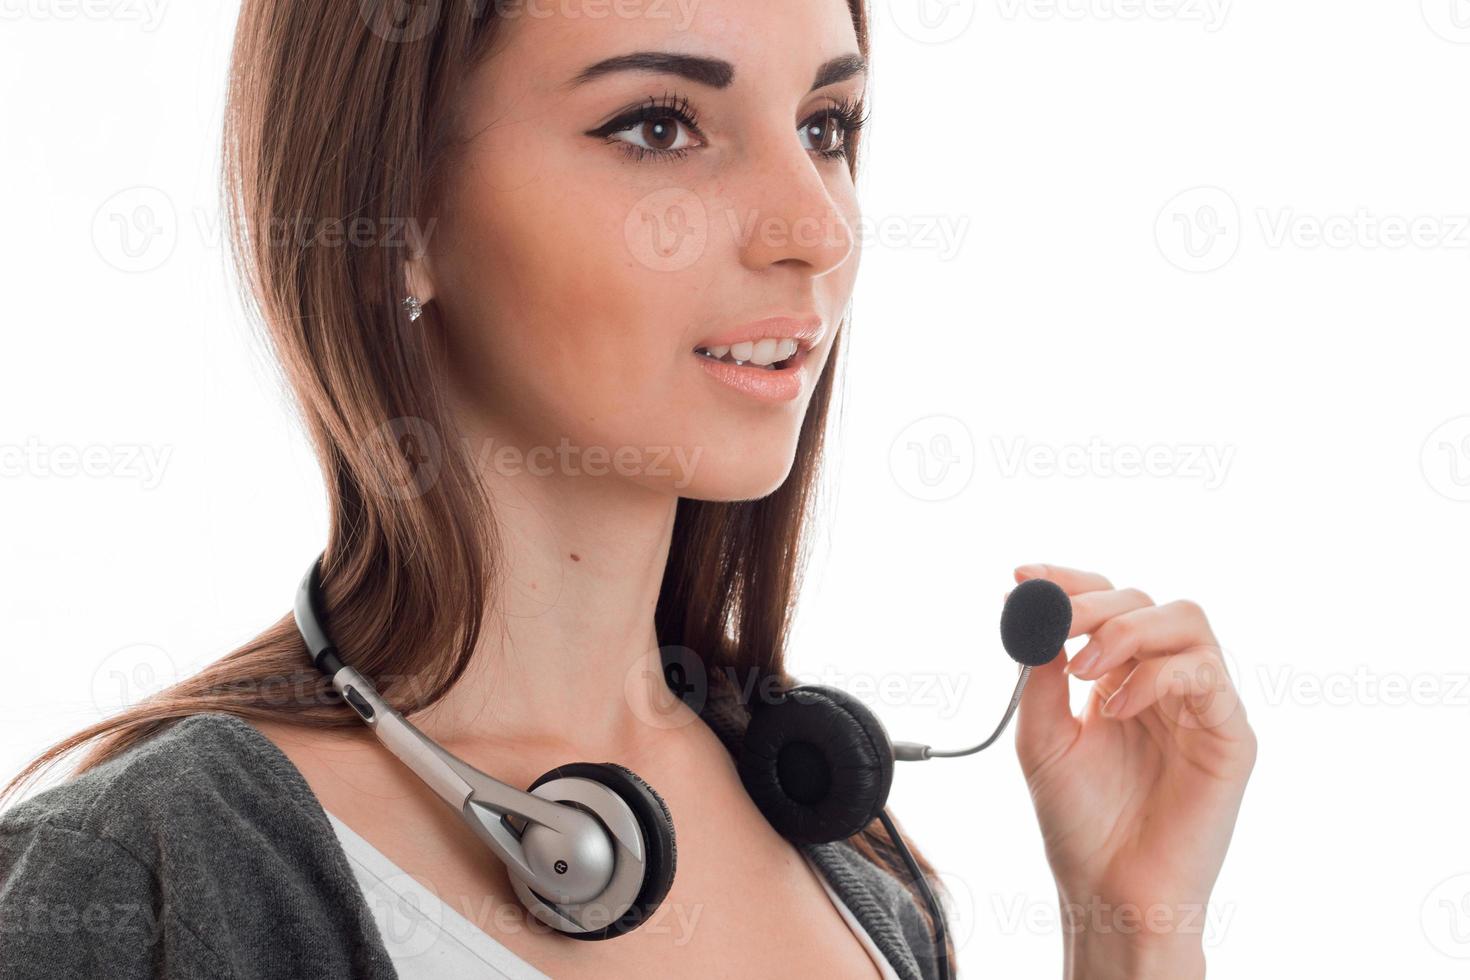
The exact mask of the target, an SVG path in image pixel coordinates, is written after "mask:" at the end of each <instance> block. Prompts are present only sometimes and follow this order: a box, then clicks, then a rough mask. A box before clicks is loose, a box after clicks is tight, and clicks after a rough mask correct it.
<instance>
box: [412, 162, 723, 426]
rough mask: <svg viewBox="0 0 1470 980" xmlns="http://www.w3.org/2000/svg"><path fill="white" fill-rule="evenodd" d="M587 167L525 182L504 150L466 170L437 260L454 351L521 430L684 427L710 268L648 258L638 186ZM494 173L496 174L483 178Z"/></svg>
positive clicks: (570, 166)
mask: <svg viewBox="0 0 1470 980" xmlns="http://www.w3.org/2000/svg"><path fill="white" fill-rule="evenodd" d="M510 149H513V148H510ZM578 167H580V169H581V171H582V172H581V173H580V174H579V173H578V169H577V168H578ZM587 170H588V164H587V162H586V161H585V160H583V161H581V162H580V163H571V162H568V163H566V164H565V166H564V167H560V168H557V167H548V168H545V169H544V170H543V172H542V174H541V175H540V176H537V177H533V178H530V179H527V180H525V181H523V182H515V181H507V180H506V179H505V177H504V173H505V171H504V170H503V169H499V168H497V166H496V161H495V160H493V159H489V158H487V159H484V160H482V161H479V162H478V163H477V165H476V166H474V167H469V168H466V171H467V176H466V178H465V179H464V180H463V181H462V184H461V188H462V189H461V191H460V193H458V194H457V196H456V197H455V199H454V200H455V205H454V208H453V211H452V220H450V221H449V222H448V223H446V224H445V225H444V226H443V227H442V229H441V230H442V231H443V233H444V234H443V239H442V244H443V248H441V249H440V256H441V259H440V261H439V263H438V264H437V265H436V272H439V271H440V270H441V269H442V273H440V276H439V278H440V286H441V291H442V292H443V293H444V294H445V313H446V314H447V322H448V324H449V329H450V331H451V335H450V343H451V345H452V348H453V363H454V365H455V369H456V371H458V372H461V373H462V375H463V377H464V378H465V380H466V383H467V384H469V385H471V386H472V397H473V400H474V401H475V402H476V403H477V404H479V405H480V406H481V407H482V408H484V409H486V410H488V411H489V412H491V413H492V414H494V415H496V416H499V417H502V418H508V419H511V420H512V421H518V428H521V429H523V431H528V432H538V433H540V434H541V435H542V436H543V437H544V436H550V437H552V438H558V437H560V436H563V435H565V436H567V437H569V438H572V439H573V440H574V441H578V440H581V441H586V442H594V441H595V442H599V443H602V444H606V443H607V442H609V441H612V440H615V439H621V440H624V441H625V442H627V443H628V444H636V443H634V442H632V440H634V438H635V437H636V436H639V435H642V436H644V437H650V436H658V435H660V433H662V434H663V435H668V436H671V437H672V436H673V435H675V434H676V432H675V431H674V430H675V429H676V428H677V427H676V426H675V425H673V423H674V421H675V419H674V418H671V415H672V414H673V412H674V411H676V410H677V408H678V404H677V402H678V394H679V392H678V388H677V385H678V383H679V380H680V373H679V368H680V367H687V366H688V365H686V364H684V360H685V358H687V356H688V352H687V351H686V350H685V347H686V346H687V344H688V342H689V332H690V330H691V329H693V326H692V325H694V324H697V323H698V322H699V312H698V310H697V309H696V305H697V303H698V296H699V294H700V291H701V290H700V286H699V285H698V276H699V275H700V273H699V272H698V271H697V270H687V271H685V272H682V273H671V272H665V271H659V270H655V269H650V268H649V267H648V266H647V265H646V264H643V263H640V262H638V261H637V259H636V257H635V256H634V255H633V254H632V253H631V251H630V250H629V248H628V246H627V242H626V235H625V226H626V221H627V216H628V213H629V211H630V210H631V209H632V208H633V205H634V203H636V200H637V195H636V193H634V192H632V191H630V189H628V188H623V187H617V188H616V189H615V188H614V187H613V186H612V185H611V182H606V181H605V182H603V183H601V184H597V183H594V182H591V181H589V180H588V179H587V174H586V171H587ZM487 172H488V173H492V174H495V175H498V178H497V179H481V180H478V181H477V180H476V178H475V175H476V173H479V174H486V173H487ZM511 184H513V185H514V190H513V191H512V190H506V189H504V188H506V187H507V186H509V185H511ZM625 197H626V198H627V199H628V200H627V201H625V200H624V198H625ZM685 383H687V379H686V380H685ZM593 423H596V424H597V426H598V428H597V429H593V430H589V426H591V425H592V424H593ZM632 426H639V427H641V428H642V429H644V430H651V431H644V432H642V433H639V432H634V431H628V430H629V428H630V427H632ZM548 428H550V429H552V430H553V431H549V432H548V431H547V430H548Z"/></svg>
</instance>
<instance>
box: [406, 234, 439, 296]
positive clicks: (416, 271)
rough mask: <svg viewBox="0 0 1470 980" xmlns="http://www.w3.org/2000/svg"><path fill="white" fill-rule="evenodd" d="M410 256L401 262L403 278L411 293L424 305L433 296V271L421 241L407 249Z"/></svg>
mask: <svg viewBox="0 0 1470 980" xmlns="http://www.w3.org/2000/svg"><path fill="white" fill-rule="evenodd" d="M409 254H410V257H409V258H408V259H406V260H405V261H404V263H403V278H404V280H405V282H406V283H407V285H408V291H409V293H410V294H411V295H413V296H416V297H418V301H419V302H420V303H422V304H424V305H425V306H427V305H429V300H431V299H433V298H434V294H435V289H436V287H435V285H434V271H433V268H432V266H431V262H430V258H429V253H428V251H427V249H425V248H424V247H423V245H422V243H418V242H415V243H413V245H412V247H411V248H410V250H409Z"/></svg>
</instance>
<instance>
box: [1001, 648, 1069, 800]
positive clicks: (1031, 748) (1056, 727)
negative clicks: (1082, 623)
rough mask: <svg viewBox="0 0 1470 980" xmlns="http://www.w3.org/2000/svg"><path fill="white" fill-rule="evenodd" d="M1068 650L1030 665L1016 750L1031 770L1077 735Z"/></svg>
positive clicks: (1018, 720) (1018, 719)
mask: <svg viewBox="0 0 1470 980" xmlns="http://www.w3.org/2000/svg"><path fill="white" fill-rule="evenodd" d="M1066 668H1067V651H1066V650H1062V651H1060V652H1058V653H1057V655H1056V656H1055V657H1053V658H1052V661H1051V663H1049V664H1043V665H1042V666H1040V667H1033V668H1032V669H1031V676H1030V677H1029V678H1027V680H1026V690H1025V691H1023V692H1022V694H1021V705H1020V709H1019V713H1018V715H1017V717H1016V754H1017V755H1018V756H1019V757H1020V759H1021V767H1022V768H1023V769H1025V770H1027V771H1028V772H1029V771H1030V770H1031V769H1032V768H1033V767H1035V766H1037V765H1040V764H1041V763H1043V762H1046V761H1047V760H1048V759H1051V758H1053V757H1055V756H1057V755H1059V754H1061V753H1062V752H1063V751H1065V750H1066V748H1067V746H1069V745H1071V744H1072V741H1073V740H1074V739H1075V738H1076V737H1077V730H1078V727H1079V723H1078V721H1077V719H1076V718H1074V717H1073V716H1072V706H1071V703H1070V701H1069V692H1068V674H1067V669H1066Z"/></svg>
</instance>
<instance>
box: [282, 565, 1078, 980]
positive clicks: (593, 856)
mask: <svg viewBox="0 0 1470 980" xmlns="http://www.w3.org/2000/svg"><path fill="white" fill-rule="evenodd" d="M324 557H325V556H322V557H319V558H318V559H317V560H316V561H315V562H313V563H312V566H311V568H310V569H309V570H308V571H307V573H306V575H305V577H303V579H302V580H301V585H300V587H299V588H298V589H297V593H296V602H295V607H294V614H295V620H296V626H297V629H298V630H300V632H301V636H302V639H303V640H305V641H306V648H307V652H308V654H309V655H310V657H311V661H312V663H313V664H314V665H315V666H316V668H317V669H318V670H320V671H321V672H322V673H323V674H325V675H326V676H327V677H328V678H329V679H330V680H331V683H332V687H333V688H334V689H335V690H336V691H337V692H338V693H339V694H340V695H341V696H342V699H343V700H344V701H345V702H346V703H347V704H348V705H350V706H351V708H352V710H353V711H355V712H356V713H357V715H358V717H359V718H361V719H362V720H363V721H364V722H365V723H366V724H367V725H368V727H369V728H370V729H372V731H373V734H374V735H376V736H377V738H378V740H379V741H381V742H382V743H383V745H384V746H385V747H386V748H387V749H388V751H390V752H391V753H393V755H395V756H396V757H397V758H398V759H399V760H400V761H401V762H403V764H404V765H406V766H407V767H408V768H409V770H410V771H412V772H413V773H414V774H415V775H416V776H417V777H418V778H419V779H421V780H423V782H424V783H425V785H427V786H428V787H429V788H430V789H431V790H433V792H434V793H435V795H437V796H438V797H439V798H440V799H442V800H444V802H445V803H447V804H448V805H449V806H450V807H452V808H453V809H454V810H455V812H457V813H458V814H459V815H460V817H461V818H462V819H463V820H464V821H465V823H467V824H469V826H470V828H471V829H472V830H473V831H474V833H475V835H476V836H477V837H479V838H480V840H481V841H483V842H484V843H485V844H486V846H488V847H489V848H490V850H491V851H492V852H493V853H494V854H495V856H496V857H497V858H498V859H499V860H500V861H501V862H502V863H504V865H505V867H506V869H507V871H508V872H509V875H510V880H511V886H512V888H513V889H514V890H515V893H516V897H517V898H518V899H520V901H521V903H522V904H523V905H524V906H525V907H526V908H527V910H529V911H530V912H531V914H532V915H534V916H535V917H536V918H537V919H538V920H540V921H541V922H543V923H545V924H546V925H548V926H550V927H551V928H552V929H553V930H555V931H556V932H558V933H561V934H562V935H565V936H569V937H571V938H573V939H583V940H597V939H612V938H615V937H617V936H621V935H625V934H627V933H629V932H631V931H632V930H634V929H636V928H637V927H638V926H639V925H641V924H642V923H644V922H645V921H647V919H648V918H649V916H651V915H652V914H653V912H654V911H655V910H656V909H657V908H658V907H659V905H660V904H661V903H662V902H663V900H664V898H665V896H667V895H668V892H669V888H670V887H671V886H672V885H673V882H674V869H675V864H676V859H677V848H676V844H675V839H674V822H673V818H672V817H671V816H670V814H669V808H668V806H667V804H665V803H664V800H663V798H662V797H661V796H659V794H658V792H657V791H655V790H654V788H653V787H652V786H650V785H648V783H646V782H644V781H643V779H642V778H640V777H639V776H638V775H637V774H636V773H634V772H633V771H632V770H630V769H627V768H625V767H623V766H620V765H617V764H616V763H612V762H596V763H593V762H577V763H571V764H568V765H563V766H557V767H556V768H555V769H552V770H551V771H549V772H547V773H545V774H544V775H542V776H540V777H538V778H537V779H536V780H535V781H534V782H533V783H531V785H530V786H529V787H528V788H527V789H526V790H524V791H522V790H519V789H516V788H515V787H513V786H510V785H508V784H506V783H503V782H500V781H499V780H497V779H495V778H494V777H493V776H490V775H488V774H487V773H484V772H482V771H480V770H479V769H476V768H475V767H474V766H471V765H470V764H469V763H467V762H465V761H464V760H462V759H459V758H457V757H456V756H454V755H453V754H451V753H450V752H448V751H446V750H445V749H444V748H442V747H441V746H439V745H438V744H436V743H435V742H434V741H433V740H432V739H430V738H429V737H428V736H427V735H425V734H423V732H421V731H419V729H417V728H416V727H414V726H413V725H412V724H410V723H409V722H408V721H407V720H406V719H405V718H404V717H403V716H402V715H401V714H399V713H398V712H397V711H395V710H394V709H393V708H392V707H391V706H390V705H389V704H388V703H387V702H386V701H384V700H383V699H382V697H380V696H379V694H378V692H377V691H376V690H375V689H374V687H373V685H372V684H371V682H369V681H368V680H367V678H365V677H363V676H362V675H361V674H360V673H358V672H357V671H356V670H354V669H353V668H352V667H349V666H347V665H346V664H344V663H343V662H342V659H341V657H340V656H339V655H338V652H337V649H336V647H335V645H334V644H333V642H332V639H331V636H330V634H329V633H328V632H327V625H326V623H327V619H326V615H325V611H324V603H323V600H322V588H321V574H322V561H323V558H324ZM1071 623H1072V607H1071V600H1070V599H1069V598H1068V597H1067V595H1066V593H1065V592H1063V591H1062V589H1061V588H1060V587H1058V586H1057V585H1055V584H1054V583H1052V582H1048V581H1046V580H1044V579H1029V580H1027V581H1025V582H1022V583H1021V584H1020V585H1018V586H1017V587H1016V588H1015V589H1013V590H1012V591H1011V594H1010V595H1009V596H1008V597H1007V599H1006V603H1005V608H1004V610H1003V612H1002V614H1001V642H1002V644H1003V645H1004V647H1005V649H1006V652H1007V653H1008V654H1009V655H1010V656H1011V658H1012V659H1013V660H1015V661H1016V662H1017V663H1018V664H1019V665H1020V666H1021V672H1020V678H1019V680H1018V681H1017V683H1016V688H1015V691H1014V693H1013V694H1012V695H1011V701H1010V705H1009V707H1007V709H1006V712H1005V715H1004V717H1003V718H1002V719H1001V722H1000V724H999V725H998V726H997V727H996V729H995V731H994V733H993V734H991V736H990V737H989V738H987V739H986V740H985V741H983V742H981V743H979V744H978V745H974V746H971V747H969V748H965V749H957V750H950V751H938V750H935V749H934V748H932V747H931V746H929V745H925V744H922V743H918V742H894V741H891V740H890V739H889V737H888V734H887V732H886V730H885V729H884V728H883V725H882V724H881V723H880V722H879V720H878V718H877V717H876V716H875V715H874V714H873V712H872V711H871V710H869V709H868V707H867V706H866V705H864V704H863V703H862V702H861V701H859V700H858V699H857V698H855V697H853V696H852V695H850V694H848V693H846V692H844V691H841V690H839V689H837V688H833V687H826V686H821V685H815V684H809V685H802V686H799V687H791V688H788V689H785V690H777V691H775V692H774V693H773V694H772V695H771V696H769V697H767V696H762V697H760V698H758V699H755V701H754V704H753V705H751V709H750V720H749V723H748V725H747V726H746V728H745V731H744V736H743V739H742V741H741V745H740V752H739V759H738V762H737V769H738V771H739V773H740V779H741V782H742V784H743V785H744V786H745V789H746V792H747V793H749V794H750V797H751V799H752V800H754V801H755V803H756V806H757V807H758V808H759V809H760V811H761V813H762V814H763V815H764V816H765V817H766V819H767V820H768V821H769V822H770V824H771V826H772V827H774V828H775V829H776V831H777V832H778V833H780V834H781V835H782V836H783V837H785V838H786V839H787V840H789V841H791V842H792V843H796V844H820V843H829V842H832V841H839V840H845V839H847V838H849V837H852V836H853V835H855V834H857V833H859V832H861V831H862V830H864V829H865V828H866V827H867V826H868V825H869V824H870V823H871V822H872V821H873V820H875V819H876V820H879V821H880V822H881V823H882V825H883V827H884V829H885V830H886V831H887V832H888V836H889V839H890V840H892V841H893V842H894V844H895V846H896V848H897V850H898V853H899V855H900V857H901V858H902V860H903V862H904V865H905V866H906V867H907V869H908V872H909V874H910V876H911V877H912V879H913V881H914V882H915V884H916V885H917V887H918V889H919V891H920V893H921V894H922V895H923V897H924V901H925V903H926V904H927V906H928V909H929V913H930V916H931V921H932V930H933V940H934V956H935V961H936V964H937V966H938V972H939V976H940V977H941V978H942V980H949V977H950V975H951V967H950V963H949V955H948V943H947V941H946V936H945V924H944V915H943V910H942V909H941V908H940V906H939V903H938V901H936V899H935V897H934V893H933V891H932V890H931V889H930V887H929V882H928V880H927V879H926V877H925V876H924V875H923V874H922V873H921V871H920V869H919V866H918V863H917V862H916V861H915V860H914V856H913V854H912V852H910V850H909V849H908V846H907V845H906V844H905V842H904V839H903V837H902V836H901V835H900V834H899V832H898V830H897V828H896V827H895V826H894V824H893V819H892V818H891V817H890V816H889V814H888V811H887V808H886V804H887V800H888V791H889V789H890V787H891V786H892V783H893V768H894V763H895V762H914V761H922V760H924V759H934V758H953V757H958V756H963V755H970V754H973V753H975V752H979V751H981V750H983V749H986V748H988V747H989V746H990V745H992V744H993V743H994V742H995V740H996V739H997V738H999V737H1000V734H1001V732H1003V731H1004V730H1005V728H1006V726H1007V725H1008V724H1009V723H1010V720H1011V717H1012V715H1014V714H1015V711H1016V706H1017V705H1018V704H1019V703H1020V701H1021V693H1022V691H1023V690H1024V688H1025V686H1026V680H1027V678H1028V677H1029V676H1030V673H1031V670H1032V668H1034V667H1038V666H1041V665H1042V664H1045V663H1048V662H1050V661H1051V660H1052V658H1054V657H1055V656H1056V655H1057V654H1058V653H1059V652H1060V651H1061V649H1062V644H1063V642H1064V641H1065V640H1066V638H1067V634H1068V633H1069V632H1070V630H1071ZM669 666H670V665H669V664H668V662H667V661H666V663H665V667H666V679H667V680H671V678H670V677H669V675H668V670H667V669H668V667H669Z"/></svg>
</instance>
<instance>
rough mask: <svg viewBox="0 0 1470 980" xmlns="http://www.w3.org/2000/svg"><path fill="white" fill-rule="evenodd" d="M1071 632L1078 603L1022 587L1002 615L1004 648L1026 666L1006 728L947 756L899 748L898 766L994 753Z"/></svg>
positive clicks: (1042, 582) (1042, 583) (919, 747)
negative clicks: (1038, 670) (1029, 687)
mask: <svg viewBox="0 0 1470 980" xmlns="http://www.w3.org/2000/svg"><path fill="white" fill-rule="evenodd" d="M1071 631H1072V600H1071V599H1070V598H1069V597H1068V596H1067V593H1066V592H1064V591H1062V587H1061V586H1059V585H1057V584H1056V583H1055V582H1049V581H1047V580H1046V579H1044V578H1032V579H1027V580H1026V581H1024V582H1022V583H1021V584H1020V585H1018V586H1016V587H1015V588H1014V589H1012V590H1011V594H1010V595H1009V596H1007V597H1006V604H1005V608H1004V609H1002V610H1001V614H1000V642H1001V646H1003V647H1005V651H1006V653H1007V654H1008V655H1009V656H1010V658H1011V659H1012V660H1014V661H1015V662H1016V663H1017V664H1018V665H1019V666H1020V668H1021V676H1020V678H1019V679H1018V680H1017V681H1016V690H1015V693H1013V694H1012V695H1011V703H1010V705H1009V706H1008V707H1007V708H1006V713H1005V715H1004V716H1003V717H1002V718H1001V720H1000V724H999V725H997V726H996V729H995V731H994V732H992V733H991V735H990V737H989V738H987V739H986V740H985V741H983V742H981V743H980V744H979V745H972V746H970V747H969V748H966V749H945V750H941V749H935V748H934V747H932V746H929V745H924V744H923V743H921V742H894V743H893V758H894V760H895V761H898V762H919V761H922V760H924V759H950V758H955V757H957V756H962V755H973V754H974V753H976V752H980V751H982V750H984V749H988V748H989V747H990V746H991V745H992V744H994V742H995V740H996V739H998V738H1000V735H1001V733H1002V732H1004V731H1005V730H1006V726H1007V725H1009V724H1010V723H1011V716H1012V715H1014V714H1015V713H1016V707H1017V705H1019V704H1020V703H1021V692H1023V691H1024V690H1025V689H1026V681H1027V679H1028V678H1029V677H1030V676H1031V670H1032V668H1034V667H1041V666H1044V665H1046V664H1049V663H1051V662H1052V661H1053V660H1055V659H1056V656H1057V654H1059V653H1061V652H1062V644H1063V643H1065V642H1066V640H1067V634H1068V633H1070V632H1071Z"/></svg>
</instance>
